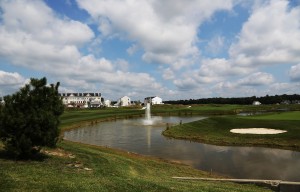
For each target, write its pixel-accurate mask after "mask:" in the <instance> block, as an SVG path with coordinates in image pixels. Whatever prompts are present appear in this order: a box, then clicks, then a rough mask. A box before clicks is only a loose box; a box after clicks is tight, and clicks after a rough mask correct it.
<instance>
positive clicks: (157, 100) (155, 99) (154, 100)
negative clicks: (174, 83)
mask: <svg viewBox="0 0 300 192" xmlns="http://www.w3.org/2000/svg"><path fill="white" fill-rule="evenodd" d="M147 103H151V104H152V105H160V104H163V102H162V98H160V97H157V96H155V97H146V98H145V99H144V104H145V105H146V104H147Z"/></svg>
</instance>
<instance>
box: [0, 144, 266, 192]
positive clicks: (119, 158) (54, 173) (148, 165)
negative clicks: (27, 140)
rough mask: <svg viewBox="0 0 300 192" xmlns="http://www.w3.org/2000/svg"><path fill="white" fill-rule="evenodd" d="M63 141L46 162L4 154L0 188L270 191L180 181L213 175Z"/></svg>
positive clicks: (182, 166) (236, 185)
mask: <svg viewBox="0 0 300 192" xmlns="http://www.w3.org/2000/svg"><path fill="white" fill-rule="evenodd" d="M59 147H60V148H61V149H62V150H58V149H56V150H55V151H56V152H59V153H60V154H64V155H63V156H61V157H59V156H57V155H56V156H49V157H48V158H46V159H45V160H43V161H41V162H39V161H27V162H22V161H18V162H15V161H11V160H6V159H5V158H3V154H2V155H1V158H0V166H1V169H0V181H1V182H0V191H5V192H8V191H22V192H23V191H109V192H110V191H203V192H206V191H207V192H208V191H216V192H218V191H219V192H235V191H236V192H243V191H244V192H246V191H247V192H250V191H251V192H262V191H270V190H267V189H264V188H259V187H257V186H253V185H239V184H234V183H229V182H227V183H221V182H201V181H178V180H174V179H172V178H171V177H172V176H193V177H209V176H210V175H208V174H207V173H204V172H201V171H198V170H195V169H192V168H190V167H188V166H185V165H179V164H174V163H168V162H165V161H162V160H157V159H153V158H146V157H143V156H139V155H135V154H131V153H126V152H122V151H117V150H112V149H107V148H102V147H94V146H88V145H84V144H77V143H71V142H62V143H60V144H59ZM0 154H1V153H0ZM72 156H75V158H70V157H72ZM75 165H76V166H75ZM84 168H89V169H91V170H84Z"/></svg>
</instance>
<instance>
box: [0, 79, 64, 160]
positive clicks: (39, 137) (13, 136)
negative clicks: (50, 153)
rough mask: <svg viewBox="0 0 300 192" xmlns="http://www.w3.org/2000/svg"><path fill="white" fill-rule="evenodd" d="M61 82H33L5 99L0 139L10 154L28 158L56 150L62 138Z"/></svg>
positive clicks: (2, 107) (45, 80)
mask: <svg viewBox="0 0 300 192" xmlns="http://www.w3.org/2000/svg"><path fill="white" fill-rule="evenodd" d="M58 87H59V82H58V83H57V84H56V85H53V84H51V85H50V86H47V79H46V78H45V77H44V78H42V79H34V78H31V80H30V83H29V84H26V85H25V86H24V87H23V88H21V89H20V90H19V91H18V92H16V93H15V94H13V95H9V96H5V97H4V105H3V106H1V108H0V139H1V140H2V141H3V143H4V146H5V149H6V151H7V152H9V153H10V154H12V155H13V156H14V157H17V158H29V157H31V156H32V155H34V154H35V153H37V152H39V151H40V149H41V147H43V146H49V147H54V146H55V145H56V143H57V141H58V136H59V129H58V125H59V116H60V115H61V114H62V113H63V110H64V107H63V104H62V101H61V98H60V96H59V94H58Z"/></svg>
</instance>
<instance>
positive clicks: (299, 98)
mask: <svg viewBox="0 0 300 192" xmlns="http://www.w3.org/2000/svg"><path fill="white" fill-rule="evenodd" d="M254 101H259V102H260V103H261V104H277V103H279V104H282V103H284V104H293V103H300V95H298V94H293V95H287V94H283V95H274V96H269V95H266V96H262V97H256V96H252V97H231V98H222V97H214V98H202V99H188V100H170V101H164V103H166V104H182V105H191V104H238V105H251V104H252V103H253V102H254Z"/></svg>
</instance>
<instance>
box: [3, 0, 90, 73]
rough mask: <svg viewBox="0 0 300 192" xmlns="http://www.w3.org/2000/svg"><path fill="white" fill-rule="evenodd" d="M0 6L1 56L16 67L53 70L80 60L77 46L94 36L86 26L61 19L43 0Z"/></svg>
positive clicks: (5, 1)
mask: <svg viewBox="0 0 300 192" xmlns="http://www.w3.org/2000/svg"><path fill="white" fill-rule="evenodd" d="M0 6H1V9H2V15H1V18H2V23H1V26H0V42H1V45H0V55H1V56H2V57H4V58H6V59H8V60H10V61H11V62H12V63H14V64H15V65H20V66H25V67H28V68H31V69H37V70H48V71H53V69H57V68H59V67H62V66H61V65H63V64H65V65H67V64H71V63H74V61H76V60H77V59H79V58H80V56H81V54H80V52H79V50H78V46H81V45H83V44H84V43H87V42H88V41H90V40H91V39H92V38H93V37H94V33H93V32H92V31H91V30H90V28H89V27H88V26H87V25H85V24H82V23H80V22H78V21H74V20H69V19H65V18H64V19H60V18H58V17H57V16H56V15H55V13H53V11H52V10H51V9H50V8H49V7H47V6H46V4H45V3H44V2H42V1H28V0H24V1H21V0H12V1H8V0H4V1H1V3H0ZM65 67H66V66H65Z"/></svg>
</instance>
